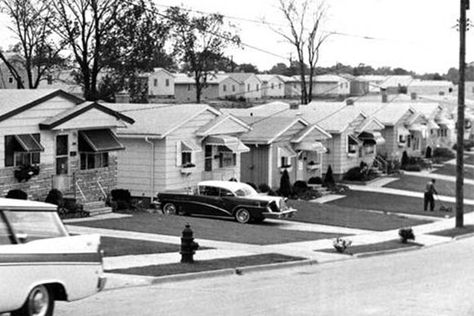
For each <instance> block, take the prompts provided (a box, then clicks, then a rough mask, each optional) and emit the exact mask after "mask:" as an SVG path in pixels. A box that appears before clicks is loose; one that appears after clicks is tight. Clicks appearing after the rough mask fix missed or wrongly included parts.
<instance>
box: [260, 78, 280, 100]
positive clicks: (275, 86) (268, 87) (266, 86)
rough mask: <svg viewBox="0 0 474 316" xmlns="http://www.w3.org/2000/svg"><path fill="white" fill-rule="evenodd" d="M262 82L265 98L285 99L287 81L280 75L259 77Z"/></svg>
mask: <svg viewBox="0 0 474 316" xmlns="http://www.w3.org/2000/svg"><path fill="white" fill-rule="evenodd" d="M257 77H258V79H260V81H261V82H262V97H263V98H283V97H285V81H284V79H283V78H281V77H280V76H279V75H257Z"/></svg>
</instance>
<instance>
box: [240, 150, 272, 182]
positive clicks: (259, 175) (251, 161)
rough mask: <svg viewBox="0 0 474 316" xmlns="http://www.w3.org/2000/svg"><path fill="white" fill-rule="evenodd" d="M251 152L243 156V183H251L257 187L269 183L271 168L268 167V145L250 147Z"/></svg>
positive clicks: (241, 170) (241, 171) (241, 172)
mask: <svg viewBox="0 0 474 316" xmlns="http://www.w3.org/2000/svg"><path fill="white" fill-rule="evenodd" d="M247 146H248V147H249V148H250V151H249V152H246V153H242V155H241V169H240V177H241V181H242V182H251V183H254V184H255V185H257V186H258V185H260V184H263V183H265V184H268V185H270V186H271V184H270V183H269V178H268V176H269V168H270V166H268V154H269V146H268V145H259V146H256V145H248V144H247Z"/></svg>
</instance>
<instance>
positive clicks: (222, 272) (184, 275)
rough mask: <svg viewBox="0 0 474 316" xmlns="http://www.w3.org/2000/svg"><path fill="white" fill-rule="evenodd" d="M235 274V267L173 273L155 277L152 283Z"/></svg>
mask: <svg viewBox="0 0 474 316" xmlns="http://www.w3.org/2000/svg"><path fill="white" fill-rule="evenodd" d="M233 274H235V269H232V268H229V269H221V270H213V271H202V272H193V273H182V274H173V275H166V276H160V277H154V278H153V279H151V282H150V284H161V283H168V282H179V281H191V280H197V279H205V278H214V277H220V276H227V275H233Z"/></svg>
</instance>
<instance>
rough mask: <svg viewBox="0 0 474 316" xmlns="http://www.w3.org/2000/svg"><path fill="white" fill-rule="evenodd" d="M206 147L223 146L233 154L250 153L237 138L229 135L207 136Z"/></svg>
mask: <svg viewBox="0 0 474 316" xmlns="http://www.w3.org/2000/svg"><path fill="white" fill-rule="evenodd" d="M206 145H211V146H224V147H227V148H228V149H230V150H231V151H232V152H235V153H238V152H248V151H250V148H248V147H247V146H245V145H244V144H243V143H242V142H241V141H240V140H239V139H238V138H236V137H233V136H229V135H215V136H208V137H207V139H206Z"/></svg>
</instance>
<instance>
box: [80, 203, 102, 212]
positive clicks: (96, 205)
mask: <svg viewBox="0 0 474 316" xmlns="http://www.w3.org/2000/svg"><path fill="white" fill-rule="evenodd" d="M104 206H105V202H104V201H91V202H86V203H84V210H85V211H89V210H93V209H96V208H102V207H104Z"/></svg>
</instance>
